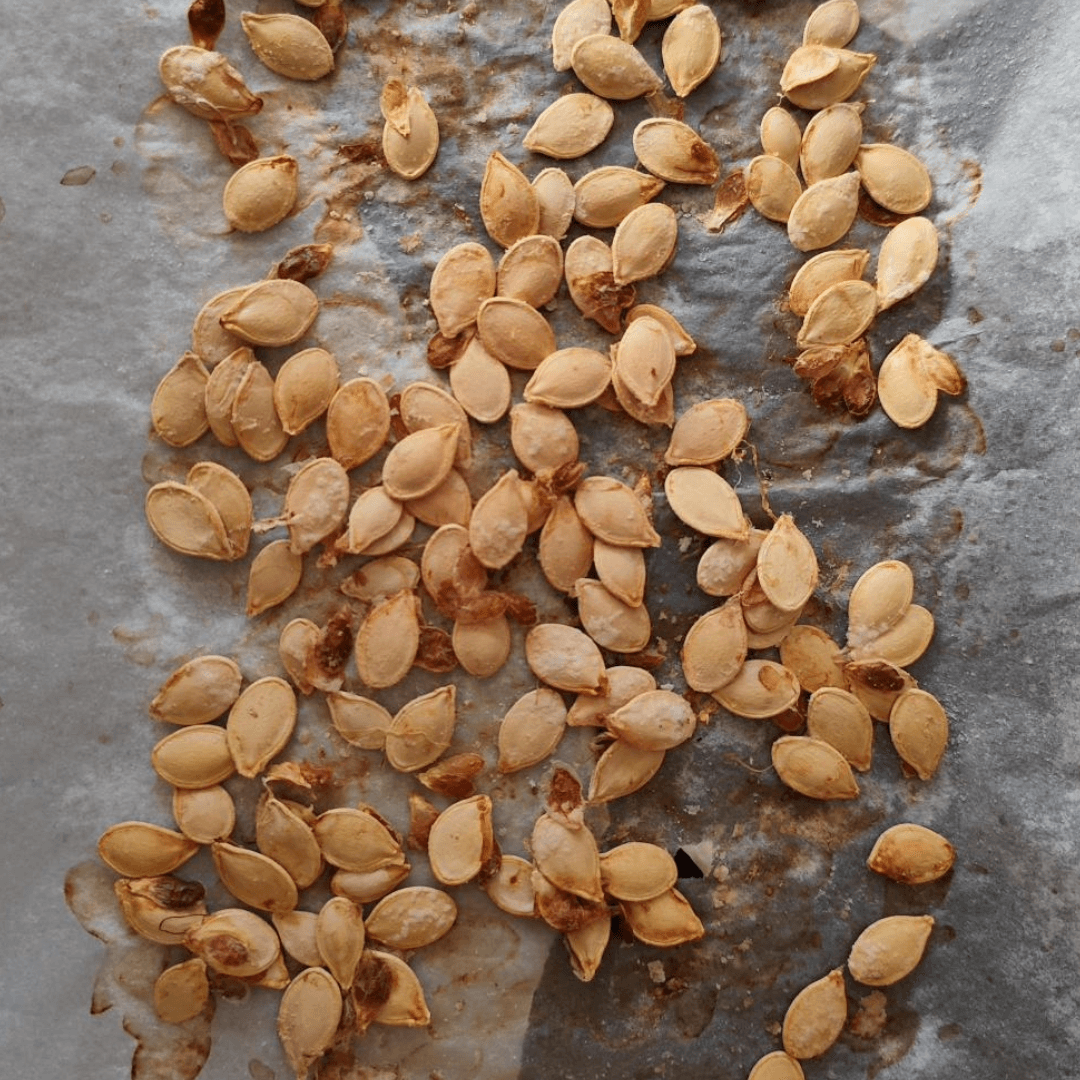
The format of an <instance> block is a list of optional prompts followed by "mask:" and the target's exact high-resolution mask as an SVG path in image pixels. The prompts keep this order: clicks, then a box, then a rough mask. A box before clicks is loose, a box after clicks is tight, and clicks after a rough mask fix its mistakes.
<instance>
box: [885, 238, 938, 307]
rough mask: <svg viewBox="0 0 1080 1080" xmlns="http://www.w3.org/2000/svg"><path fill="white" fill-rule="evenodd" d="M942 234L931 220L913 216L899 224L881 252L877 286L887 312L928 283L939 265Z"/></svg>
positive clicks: (886, 239) (886, 240)
mask: <svg viewBox="0 0 1080 1080" xmlns="http://www.w3.org/2000/svg"><path fill="white" fill-rule="evenodd" d="M937 258H938V234H937V229H935V228H934V223H933V222H932V221H930V220H929V219H928V218H924V217H913V218H907V219H906V220H905V221H901V222H900V224H899V225H895V226H894V227H893V228H892V230H891V231H890V233H889V235H888V236H886V237H885V239H884V240H883V241H882V243H881V250H880V251H879V252H878V263H877V273H876V274H875V285H876V287H877V291H878V308H879V310H881V311H884V310H885V309H886V308H890V307H892V306H893V304H897V303H899V302H900V301H901V300H904V299H906V298H907V297H909V296H911V294H912V293H914V292H917V291H918V290H919V289H921V288H922V287H923V285H925V284H926V282H927V280H928V279H929V278H930V275H931V274H932V273H933V272H934V268H935V267H936V266H937Z"/></svg>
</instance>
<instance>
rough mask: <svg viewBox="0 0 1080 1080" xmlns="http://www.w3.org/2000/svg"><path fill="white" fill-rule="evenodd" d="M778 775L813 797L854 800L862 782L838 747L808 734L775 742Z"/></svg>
mask: <svg viewBox="0 0 1080 1080" xmlns="http://www.w3.org/2000/svg"><path fill="white" fill-rule="evenodd" d="M772 761H773V767H774V768H775V769H776V775H777V776H779V777H780V779H781V780H783V782H784V783H785V784H787V786H788V787H790V788H792V789H794V790H795V791H797V792H799V794H800V795H806V796H807V797H809V798H811V799H854V798H856V797H857V796H858V794H859V785H858V784H857V783H856V782H855V777H854V776H853V775H852V772H851V766H850V765H849V764H848V763H847V761H846V760H845V759H844V757H843V755H842V754H841V753H840V751H839V750H837V749H836V748H835V747H833V746H830V745H829V744H828V743H827V742H823V741H822V740H821V739H814V738H810V737H809V736H805V735H782V736H781V737H780V738H779V739H777V740H776V741H775V742H774V743H773V745H772Z"/></svg>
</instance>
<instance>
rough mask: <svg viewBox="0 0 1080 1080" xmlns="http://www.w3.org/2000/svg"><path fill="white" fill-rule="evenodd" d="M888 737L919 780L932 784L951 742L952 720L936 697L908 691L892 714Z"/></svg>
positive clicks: (903, 694)
mask: <svg viewBox="0 0 1080 1080" xmlns="http://www.w3.org/2000/svg"><path fill="white" fill-rule="evenodd" d="M889 736H890V737H891V738H892V743H893V746H895V747H896V752H897V753H898V754H899V755H900V757H901V759H902V760H903V761H904V763H905V764H906V765H910V766H911V768H912V769H913V770H914V772H915V774H916V776H918V777H919V779H920V780H929V779H930V777H931V776H933V775H934V773H935V772H937V768H938V765H939V764H940V763H941V758H942V756H943V755H944V753H945V746H946V744H947V743H948V741H949V718H948V717H947V716H946V714H945V710H944V709H943V708H942V706H941V702H939V701H938V699H937V698H936V697H934V695H933V694H928V693H927V692H926V691H925V690H919V689H917V688H916V687H909V688H908V689H906V690H904V692H903V693H901V694H900V696H899V697H897V699H896V701H895V703H894V704H893V707H892V710H891V711H890V713H889Z"/></svg>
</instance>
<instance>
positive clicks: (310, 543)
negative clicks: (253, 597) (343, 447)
mask: <svg viewBox="0 0 1080 1080" xmlns="http://www.w3.org/2000/svg"><path fill="white" fill-rule="evenodd" d="M348 506H349V476H348V473H347V472H346V471H345V466H344V465H342V464H341V463H340V462H338V461H336V460H335V459H334V458H325V457H320V458H313V459H312V460H311V461H309V462H307V463H306V464H304V465H303V466H302V467H301V469H300V471H299V472H297V473H296V474H295V475H294V476H293V478H292V480H290V481H289V488H288V490H287V491H286V493H285V507H284V513H283V517H284V518H285V524H286V525H287V527H288V530H289V540H288V544H289V550H290V551H291V552H292V553H293V554H294V555H297V556H299V555H303V554H304V552H307V551H310V550H311V549H312V548H313V547H314V546H315V545H316V544H317V543H318V542H319V541H320V540H325V539H326V538H327V537H328V536H330V535H332V534H333V533H334V532H336V531H337V529H338V528H340V526H341V524H342V523H343V522H344V520H345V513H346V511H347V509H348ZM253 569H254V568H253ZM298 574H299V572H298Z"/></svg>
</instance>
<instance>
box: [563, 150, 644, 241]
mask: <svg viewBox="0 0 1080 1080" xmlns="http://www.w3.org/2000/svg"><path fill="white" fill-rule="evenodd" d="M664 187H665V185H664V181H663V180H660V179H658V178H657V177H655V176H651V175H650V174H649V173H643V172H638V170H637V169H628V168H626V167H625V166H622V165H603V166H601V167H600V168H599V169H593V170H592V172H589V173H586V174H585V175H584V176H583V177H582V178H581V179H580V180H579V181H578V182H577V183H576V184H575V185H574V218H575V220H576V221H577V222H578V223H579V224H581V225H587V226H589V227H590V228H593V229H611V228H614V227H615V226H617V225H618V224H619V223H620V222H621V221H623V220H624V218H625V217H626V216H627V214H629V213H630V212H631V211H633V210H636V209H638V208H639V207H642V206H645V205H646V204H648V202H649V201H650V200H651V199H653V198H655V197H656V196H657V195H659V194H660V192H661V191H663V189H664Z"/></svg>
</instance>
